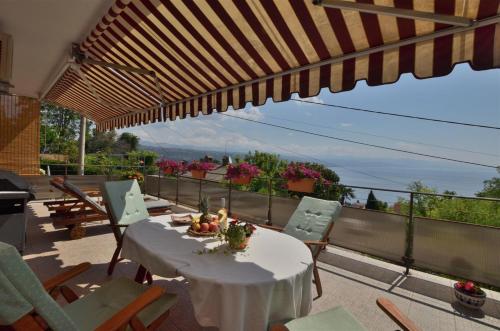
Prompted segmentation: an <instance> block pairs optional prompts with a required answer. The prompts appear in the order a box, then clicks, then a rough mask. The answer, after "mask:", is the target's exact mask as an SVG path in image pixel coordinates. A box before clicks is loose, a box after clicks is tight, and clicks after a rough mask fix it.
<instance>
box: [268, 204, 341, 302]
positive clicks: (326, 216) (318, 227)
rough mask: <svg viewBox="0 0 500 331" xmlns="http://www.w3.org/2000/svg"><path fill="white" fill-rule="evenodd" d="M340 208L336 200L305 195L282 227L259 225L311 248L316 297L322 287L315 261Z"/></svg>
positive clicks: (320, 293) (326, 242) (325, 242)
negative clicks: (286, 235)
mask: <svg viewBox="0 0 500 331" xmlns="http://www.w3.org/2000/svg"><path fill="white" fill-rule="evenodd" d="M341 210H342V205H341V204H340V203H339V202H338V201H327V200H321V199H316V198H311V197H307V196H306V197H303V198H302V200H301V201H300V203H299V205H298V206H297V209H295V211H294V212H293V214H292V216H291V217H290V219H289V220H288V223H287V224H286V226H285V227H284V228H279V227H276V226H269V225H263V224H261V225H260V226H262V227H265V228H268V229H272V230H275V231H280V232H283V233H286V234H288V235H290V236H292V237H295V238H297V239H300V240H302V241H303V242H304V244H306V245H307V246H308V247H309V248H310V249H311V253H312V256H313V260H314V269H313V274H314V283H315V284H316V290H317V293H318V298H319V297H321V295H322V294H323V288H322V286H321V280H320V278H319V272H318V268H317V266H316V261H317V259H318V256H319V253H320V252H321V249H323V248H324V247H326V245H328V237H329V236H330V232H331V231H332V229H333V225H334V224H335V220H336V219H337V218H338V217H339V215H340V211H341Z"/></svg>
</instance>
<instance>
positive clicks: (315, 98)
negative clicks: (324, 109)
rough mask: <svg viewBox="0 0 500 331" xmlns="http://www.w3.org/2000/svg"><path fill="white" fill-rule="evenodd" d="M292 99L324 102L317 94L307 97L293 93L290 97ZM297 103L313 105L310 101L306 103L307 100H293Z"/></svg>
mask: <svg viewBox="0 0 500 331" xmlns="http://www.w3.org/2000/svg"><path fill="white" fill-rule="evenodd" d="M292 100H301V101H309V102H315V103H324V100H323V99H321V98H320V97H319V96H318V95H316V96H314V97H309V98H301V97H299V96H298V95H297V94H295V95H294V96H293V97H292ZM294 102H295V103H296V104H298V105H303V106H314V104H312V103H307V102H300V101H294Z"/></svg>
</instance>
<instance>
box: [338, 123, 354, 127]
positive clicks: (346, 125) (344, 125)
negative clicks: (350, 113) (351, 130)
mask: <svg viewBox="0 0 500 331" xmlns="http://www.w3.org/2000/svg"><path fill="white" fill-rule="evenodd" d="M340 126H341V127H343V128H348V127H351V126H352V123H340Z"/></svg>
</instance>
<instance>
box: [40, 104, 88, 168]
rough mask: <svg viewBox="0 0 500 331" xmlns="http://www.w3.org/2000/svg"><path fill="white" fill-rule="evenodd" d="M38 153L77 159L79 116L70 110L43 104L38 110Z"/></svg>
mask: <svg viewBox="0 0 500 331" xmlns="http://www.w3.org/2000/svg"><path fill="white" fill-rule="evenodd" d="M40 113H41V125H40V152H41V153H51V154H65V155H69V157H70V159H71V160H74V159H76V158H77V155H78V143H77V138H78V136H79V128H80V115H78V114H77V113H75V112H73V111H72V110H69V109H66V108H63V107H59V106H54V105H51V104H48V103H43V104H42V106H41V109H40Z"/></svg>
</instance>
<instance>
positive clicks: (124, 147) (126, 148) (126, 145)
mask: <svg viewBox="0 0 500 331" xmlns="http://www.w3.org/2000/svg"><path fill="white" fill-rule="evenodd" d="M137 147H139V137H137V136H136V135H135V134H133V133H130V132H124V133H122V134H121V135H120V137H119V138H118V140H117V141H116V143H115V145H114V147H113V149H114V152H115V153H118V154H122V153H127V152H131V151H135V150H137Z"/></svg>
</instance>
